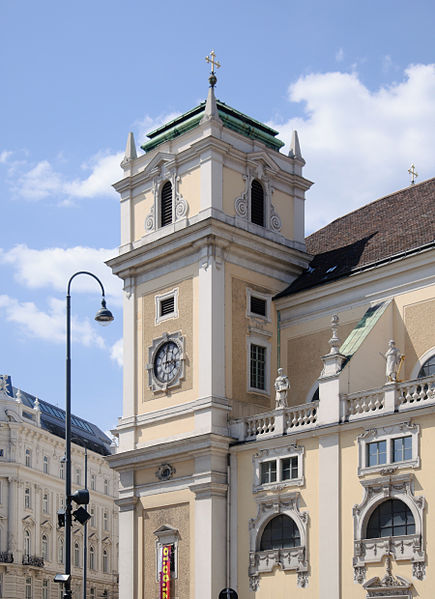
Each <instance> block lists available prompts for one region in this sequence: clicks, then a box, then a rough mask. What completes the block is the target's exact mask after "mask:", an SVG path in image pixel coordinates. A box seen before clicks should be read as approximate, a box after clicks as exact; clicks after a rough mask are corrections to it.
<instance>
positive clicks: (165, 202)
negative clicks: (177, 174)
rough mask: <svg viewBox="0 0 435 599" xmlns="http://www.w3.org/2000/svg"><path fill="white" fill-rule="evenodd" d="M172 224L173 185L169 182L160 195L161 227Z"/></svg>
mask: <svg viewBox="0 0 435 599" xmlns="http://www.w3.org/2000/svg"><path fill="white" fill-rule="evenodd" d="M171 223H172V185H171V182H170V181H167V182H166V183H165V184H164V185H163V187H162V191H161V193H160V226H161V227H165V226H166V225H170V224H171Z"/></svg>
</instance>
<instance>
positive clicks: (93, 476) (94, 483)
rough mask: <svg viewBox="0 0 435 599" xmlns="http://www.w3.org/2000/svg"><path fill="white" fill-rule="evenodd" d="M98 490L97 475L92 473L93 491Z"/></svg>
mask: <svg viewBox="0 0 435 599" xmlns="http://www.w3.org/2000/svg"><path fill="white" fill-rule="evenodd" d="M96 490H97V475H96V474H94V473H91V491H96Z"/></svg>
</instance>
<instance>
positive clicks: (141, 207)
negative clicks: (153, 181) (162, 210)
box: [133, 191, 154, 241]
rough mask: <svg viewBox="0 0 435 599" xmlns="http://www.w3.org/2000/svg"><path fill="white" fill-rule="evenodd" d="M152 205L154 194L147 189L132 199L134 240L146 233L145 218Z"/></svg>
mask: <svg viewBox="0 0 435 599" xmlns="http://www.w3.org/2000/svg"><path fill="white" fill-rule="evenodd" d="M153 205H154V194H153V192H152V191H147V192H146V193H145V194H141V195H139V196H137V197H136V198H134V199H133V235H134V241H137V240H138V239H140V238H141V237H143V236H144V235H145V233H146V230H145V219H146V217H147V216H148V214H149V213H150V210H151V207H152V206H153Z"/></svg>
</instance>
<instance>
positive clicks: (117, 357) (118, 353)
mask: <svg viewBox="0 0 435 599" xmlns="http://www.w3.org/2000/svg"><path fill="white" fill-rule="evenodd" d="M110 357H111V358H112V360H113V361H114V362H116V363H117V364H118V366H120V367H121V368H122V365H123V339H122V337H121V339H118V341H116V342H115V343H114V344H113V345H112V348H111V351H110Z"/></svg>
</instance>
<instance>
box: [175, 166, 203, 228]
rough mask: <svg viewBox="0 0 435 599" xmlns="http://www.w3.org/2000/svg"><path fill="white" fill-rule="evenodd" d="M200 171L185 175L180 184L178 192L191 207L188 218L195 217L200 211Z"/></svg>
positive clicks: (196, 170) (195, 170) (197, 169)
mask: <svg viewBox="0 0 435 599" xmlns="http://www.w3.org/2000/svg"><path fill="white" fill-rule="evenodd" d="M200 175H201V173H200V169H199V168H196V169H194V170H192V171H189V172H188V173H185V174H184V175H183V176H182V177H181V179H180V181H179V184H178V192H179V193H180V195H182V196H183V198H184V199H185V200H186V202H187V203H188V205H189V212H188V214H187V216H194V215H195V214H198V212H199V210H200Z"/></svg>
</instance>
